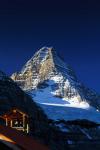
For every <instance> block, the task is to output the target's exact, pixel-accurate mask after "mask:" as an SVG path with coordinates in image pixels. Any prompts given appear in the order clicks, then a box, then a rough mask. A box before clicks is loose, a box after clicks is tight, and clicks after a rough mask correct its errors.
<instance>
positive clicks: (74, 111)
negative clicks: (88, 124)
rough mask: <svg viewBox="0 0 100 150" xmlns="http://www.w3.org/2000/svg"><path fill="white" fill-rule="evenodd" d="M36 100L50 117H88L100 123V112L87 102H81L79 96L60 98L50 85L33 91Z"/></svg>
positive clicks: (54, 118) (59, 118) (70, 118)
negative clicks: (55, 94)
mask: <svg viewBox="0 0 100 150" xmlns="http://www.w3.org/2000/svg"><path fill="white" fill-rule="evenodd" d="M31 96H32V97H33V99H34V101H35V102H36V103H38V105H39V106H40V107H41V108H42V109H43V110H44V112H45V113H46V115H47V116H48V118H49V119H53V120H62V119H64V120H76V119H87V120H90V121H94V122H97V123H100V112H99V111H98V110H96V109H95V108H94V107H91V106H89V104H88V103H87V102H85V101H84V102H79V100H78V98H77V97H74V98H71V99H70V100H68V99H67V98H58V97H55V96H54V93H53V92H51V89H50V86H48V87H47V88H45V89H38V90H36V91H35V90H34V92H33V91H32V94H31Z"/></svg>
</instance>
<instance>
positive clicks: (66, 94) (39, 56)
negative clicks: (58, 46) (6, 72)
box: [11, 47, 100, 110]
mask: <svg viewBox="0 0 100 150" xmlns="http://www.w3.org/2000/svg"><path fill="white" fill-rule="evenodd" d="M11 78H12V79H13V80H14V81H16V82H17V84H18V85H19V86H20V87H21V88H22V89H23V90H25V91H30V92H33V93H34V91H36V92H35V96H36V99H38V100H37V102H38V101H39V99H40V98H41V96H40V97H39V96H38V95H41V94H42V93H43V91H44V92H46V94H45V95H44V93H43V95H44V96H43V97H42V99H43V100H44V103H58V104H59V101H60V100H61V101H60V102H62V104H66V105H67V104H68V103H69V104H71V105H72V106H74V105H75V106H76V107H86V108H87V107H89V106H93V107H95V108H96V109H97V110H99V109H100V96H99V95H98V94H97V93H96V92H94V91H93V90H90V89H89V88H87V87H85V86H84V85H83V84H82V83H81V82H80V81H79V80H78V79H77V77H76V75H75V72H74V71H73V69H72V68H71V67H70V66H69V65H68V64H66V63H65V62H64V60H63V59H62V58H61V57H60V55H58V54H57V52H56V50H55V49H54V48H52V47H43V48H41V49H40V50H38V51H37V52H36V53H35V55H34V56H33V57H32V58H31V59H30V60H29V61H28V62H27V63H26V64H25V66H24V67H23V68H22V70H21V71H20V72H18V73H14V74H13V75H12V76H11ZM41 88H42V93H41V92H40V89H41ZM47 93H48V95H47ZM33 95H34V94H33ZM51 97H53V98H54V97H55V98H56V99H57V98H59V100H58V101H53V100H51V99H52V98H51ZM62 99H63V101H62Z"/></svg>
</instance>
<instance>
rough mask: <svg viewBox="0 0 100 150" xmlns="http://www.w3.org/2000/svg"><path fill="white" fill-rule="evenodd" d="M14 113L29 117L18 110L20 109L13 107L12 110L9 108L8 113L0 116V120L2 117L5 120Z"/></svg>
mask: <svg viewBox="0 0 100 150" xmlns="http://www.w3.org/2000/svg"><path fill="white" fill-rule="evenodd" d="M14 111H17V112H19V113H20V114H22V115H25V116H27V117H29V116H28V114H26V113H25V112H23V111H22V110H20V109H18V108H15V107H14V108H11V109H10V110H9V111H7V112H6V113H3V114H2V115H0V118H2V117H3V118H5V117H6V115H7V116H9V115H10V114H12V113H13V112H14Z"/></svg>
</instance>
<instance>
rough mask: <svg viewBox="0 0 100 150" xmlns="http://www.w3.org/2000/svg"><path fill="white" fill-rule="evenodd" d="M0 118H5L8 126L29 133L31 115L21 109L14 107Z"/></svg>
mask: <svg viewBox="0 0 100 150" xmlns="http://www.w3.org/2000/svg"><path fill="white" fill-rule="evenodd" d="M0 118H2V119H4V121H5V124H6V126H8V127H11V128H15V129H17V130H20V131H24V132H26V133H29V117H28V115H27V114H26V113H24V112H22V111H20V110H19V109H16V108H13V109H11V110H10V111H9V112H7V113H6V114H4V115H2V116H0Z"/></svg>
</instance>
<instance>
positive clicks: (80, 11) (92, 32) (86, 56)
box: [0, 0, 100, 92]
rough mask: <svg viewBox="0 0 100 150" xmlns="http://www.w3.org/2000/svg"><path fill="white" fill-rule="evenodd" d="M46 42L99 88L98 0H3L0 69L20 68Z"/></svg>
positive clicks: (0, 28)
mask: <svg viewBox="0 0 100 150" xmlns="http://www.w3.org/2000/svg"><path fill="white" fill-rule="evenodd" d="M33 1H34V2H33ZM43 46H53V47H54V48H55V49H56V50H57V51H58V52H59V53H60V54H61V55H62V56H63V57H64V59H65V61H66V62H67V63H69V64H70V65H71V66H72V67H73V68H74V70H75V71H76V74H77V76H78V78H79V79H80V80H81V81H82V82H83V83H84V84H86V85H87V86H88V87H91V88H92V89H95V90H96V91H97V92H100V3H98V1H96V0H93V1H92V0H65V1H64V0H36V1H35V0H3V2H1V1H0V70H2V71H4V72H5V73H7V74H8V75H10V74H12V73H13V72H16V71H19V70H20V69H21V67H22V66H23V65H24V63H25V62H26V61H27V60H28V59H30V58H31V57H32V56H33V54H34V52H35V51H36V50H38V49H40V48H41V47H43Z"/></svg>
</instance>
